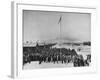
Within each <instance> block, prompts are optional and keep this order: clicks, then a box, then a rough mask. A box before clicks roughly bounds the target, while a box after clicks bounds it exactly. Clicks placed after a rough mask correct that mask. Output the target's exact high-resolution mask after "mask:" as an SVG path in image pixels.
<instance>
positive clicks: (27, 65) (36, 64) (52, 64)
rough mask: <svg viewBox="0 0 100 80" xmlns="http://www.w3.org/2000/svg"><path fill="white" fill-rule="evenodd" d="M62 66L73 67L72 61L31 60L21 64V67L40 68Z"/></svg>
mask: <svg viewBox="0 0 100 80" xmlns="http://www.w3.org/2000/svg"><path fill="white" fill-rule="evenodd" d="M62 67H73V63H68V64H67V63H66V64H62V63H60V62H59V63H55V64H54V63H42V64H39V62H38V61H33V62H31V63H30V64H29V63H27V64H25V65H24V66H23V69H40V68H62Z"/></svg>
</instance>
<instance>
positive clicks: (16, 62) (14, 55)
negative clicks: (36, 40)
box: [11, 2, 97, 78]
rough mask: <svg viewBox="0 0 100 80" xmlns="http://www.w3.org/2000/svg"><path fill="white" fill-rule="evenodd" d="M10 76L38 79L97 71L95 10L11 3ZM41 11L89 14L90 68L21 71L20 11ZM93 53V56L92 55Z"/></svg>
mask: <svg viewBox="0 0 100 80" xmlns="http://www.w3.org/2000/svg"><path fill="white" fill-rule="evenodd" d="M11 9H12V10H11V16H12V17H11V29H12V30H11V33H12V35H11V36H12V38H11V43H12V44H11V45H12V50H11V51H12V52H11V76H12V77H13V78H20V77H21V78H23V77H40V76H54V75H66V74H73V73H91V72H96V71H97V58H96V54H97V52H96V51H95V50H96V45H95V39H94V38H95V34H96V32H95V31H96V28H95V27H96V8H91V7H74V6H63V5H62V6H61V5H60V6H59V5H41V4H34V3H33V4H32V3H25V2H24V3H23V2H12V4H11ZM23 9H25V10H41V11H59V12H80V13H90V14H91V45H92V46H91V55H92V66H90V67H81V68H79V67H77V68H74V67H73V68H52V69H51V68H49V69H34V70H22V44H23V43H22V37H23V36H22V25H23V24H22V16H23V15H22V10H23ZM94 53H95V54H94Z"/></svg>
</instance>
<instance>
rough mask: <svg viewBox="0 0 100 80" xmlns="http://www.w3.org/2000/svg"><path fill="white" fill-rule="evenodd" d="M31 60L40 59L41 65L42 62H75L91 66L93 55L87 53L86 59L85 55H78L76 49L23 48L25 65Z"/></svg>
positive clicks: (75, 63)
mask: <svg viewBox="0 0 100 80" xmlns="http://www.w3.org/2000/svg"><path fill="white" fill-rule="evenodd" d="M31 61H38V62H39V65H40V64H42V63H54V64H59V63H61V64H68V63H73V66H75V67H77V66H89V64H90V62H91V55H87V59H85V60H84V58H83V56H82V55H78V54H77V53H76V51H75V50H74V49H72V50H71V49H65V48H61V49H58V48H41V49H40V48H35V49H32V48H26V49H25V50H23V65H24V64H26V63H31Z"/></svg>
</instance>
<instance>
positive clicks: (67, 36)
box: [23, 10, 91, 42]
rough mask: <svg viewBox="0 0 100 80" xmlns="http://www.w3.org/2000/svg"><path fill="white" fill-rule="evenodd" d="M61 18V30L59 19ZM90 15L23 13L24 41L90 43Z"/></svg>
mask: <svg viewBox="0 0 100 80" xmlns="http://www.w3.org/2000/svg"><path fill="white" fill-rule="evenodd" d="M60 16H62V18H61V30H60V23H58V22H59V19H60ZM90 20H91V19H90V14H86V13H84V14H82V13H59V12H47V11H46V12H45V11H44V12H43V11H31V10H24V11H23V36H24V37H23V38H24V39H23V40H24V42H25V41H37V40H40V41H41V40H52V39H59V37H60V31H61V38H62V39H63V40H65V41H90V30H91V29H90V27H91V25H90V24H91V21H90Z"/></svg>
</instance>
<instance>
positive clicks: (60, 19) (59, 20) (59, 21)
mask: <svg viewBox="0 0 100 80" xmlns="http://www.w3.org/2000/svg"><path fill="white" fill-rule="evenodd" d="M61 18H62V17H61V16H60V19H59V21H58V24H59V23H60V22H61Z"/></svg>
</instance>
